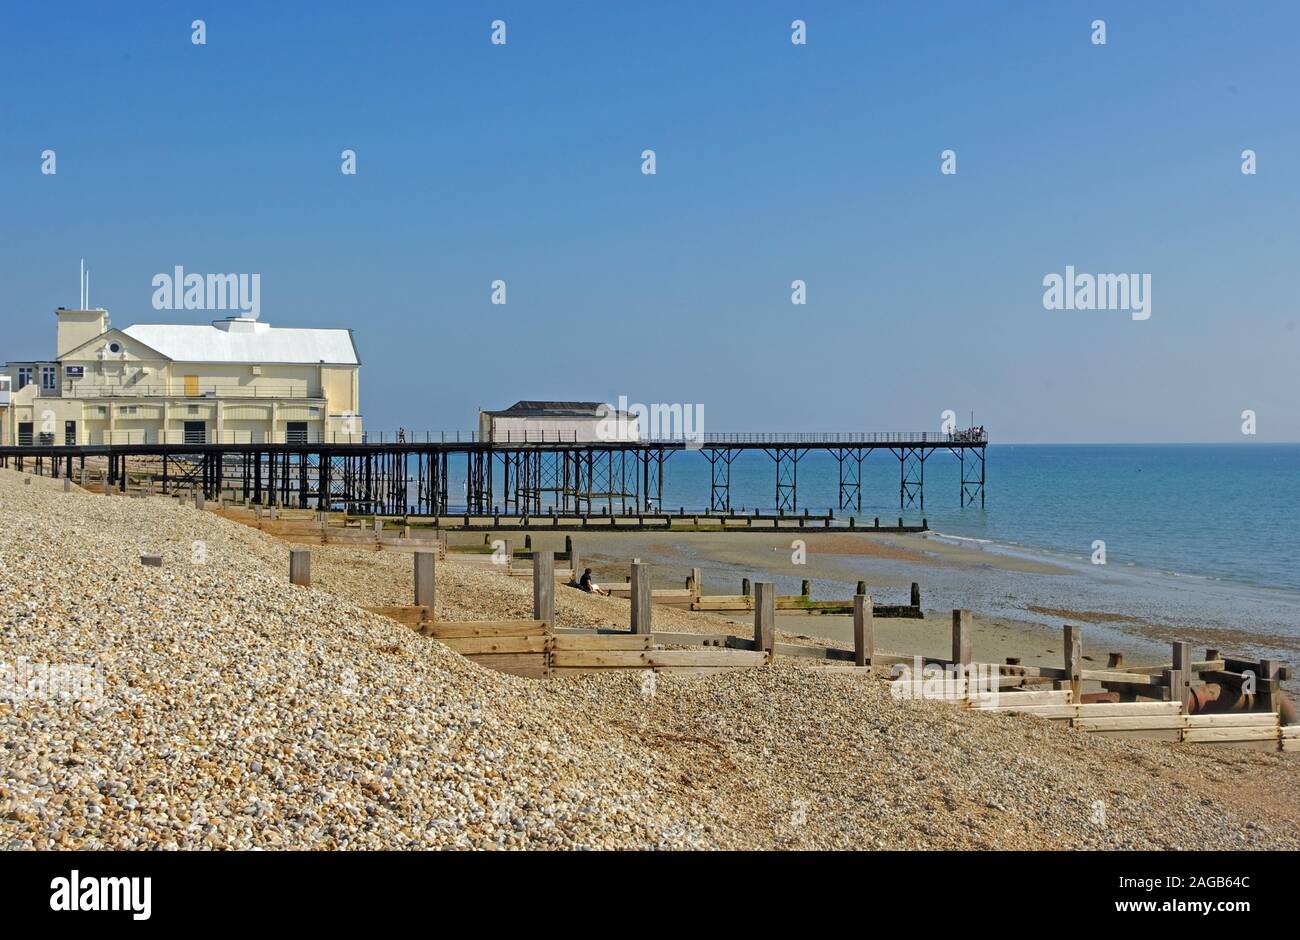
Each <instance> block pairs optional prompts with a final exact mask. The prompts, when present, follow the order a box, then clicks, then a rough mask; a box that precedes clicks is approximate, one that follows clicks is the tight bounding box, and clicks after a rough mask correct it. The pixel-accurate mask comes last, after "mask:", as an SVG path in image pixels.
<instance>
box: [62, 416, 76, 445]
mask: <svg viewBox="0 0 1300 940" xmlns="http://www.w3.org/2000/svg"><path fill="white" fill-rule="evenodd" d="M63 443H65V444H67V445H69V446H71V445H74V444H76V443H77V422H75V421H64V422H63Z"/></svg>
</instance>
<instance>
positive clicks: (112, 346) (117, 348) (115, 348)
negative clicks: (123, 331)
mask: <svg viewBox="0 0 1300 940" xmlns="http://www.w3.org/2000/svg"><path fill="white" fill-rule="evenodd" d="M108 351H109V352H111V353H112V354H113V355H114V356H116V355H117V354H118V353H120V352H121V351H122V344H121V343H109V344H108Z"/></svg>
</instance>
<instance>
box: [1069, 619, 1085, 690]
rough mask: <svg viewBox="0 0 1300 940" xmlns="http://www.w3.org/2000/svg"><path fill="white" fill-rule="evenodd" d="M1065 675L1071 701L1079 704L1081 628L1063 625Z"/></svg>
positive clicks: (1081, 680)
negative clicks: (1068, 684)
mask: <svg viewBox="0 0 1300 940" xmlns="http://www.w3.org/2000/svg"><path fill="white" fill-rule="evenodd" d="M1064 638H1065V674H1066V676H1067V677H1068V681H1069V683H1070V695H1071V701H1072V702H1073V703H1074V704H1075V705H1077V704H1079V695H1080V688H1081V687H1082V685H1083V676H1082V673H1083V628H1082V627H1075V626H1071V625H1070V624H1066V625H1065V631H1064Z"/></svg>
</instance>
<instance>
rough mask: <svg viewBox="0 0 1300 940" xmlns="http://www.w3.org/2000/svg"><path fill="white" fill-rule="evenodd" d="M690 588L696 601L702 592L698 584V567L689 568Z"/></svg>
mask: <svg viewBox="0 0 1300 940" xmlns="http://www.w3.org/2000/svg"><path fill="white" fill-rule="evenodd" d="M691 590H692V591H693V592H694V593H695V599H696V600H697V601H698V600H699V599H700V594H701V593H703V592H702V591H701V586H700V569H699V568H692V569H691Z"/></svg>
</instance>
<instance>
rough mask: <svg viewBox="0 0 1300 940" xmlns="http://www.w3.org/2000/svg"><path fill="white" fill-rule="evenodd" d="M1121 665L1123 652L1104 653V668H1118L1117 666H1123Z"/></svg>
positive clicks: (1122, 663)
mask: <svg viewBox="0 0 1300 940" xmlns="http://www.w3.org/2000/svg"><path fill="white" fill-rule="evenodd" d="M1123 665H1124V654H1123V653H1107V654H1106V668H1107V669H1118V668H1120V667H1121V666H1123Z"/></svg>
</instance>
